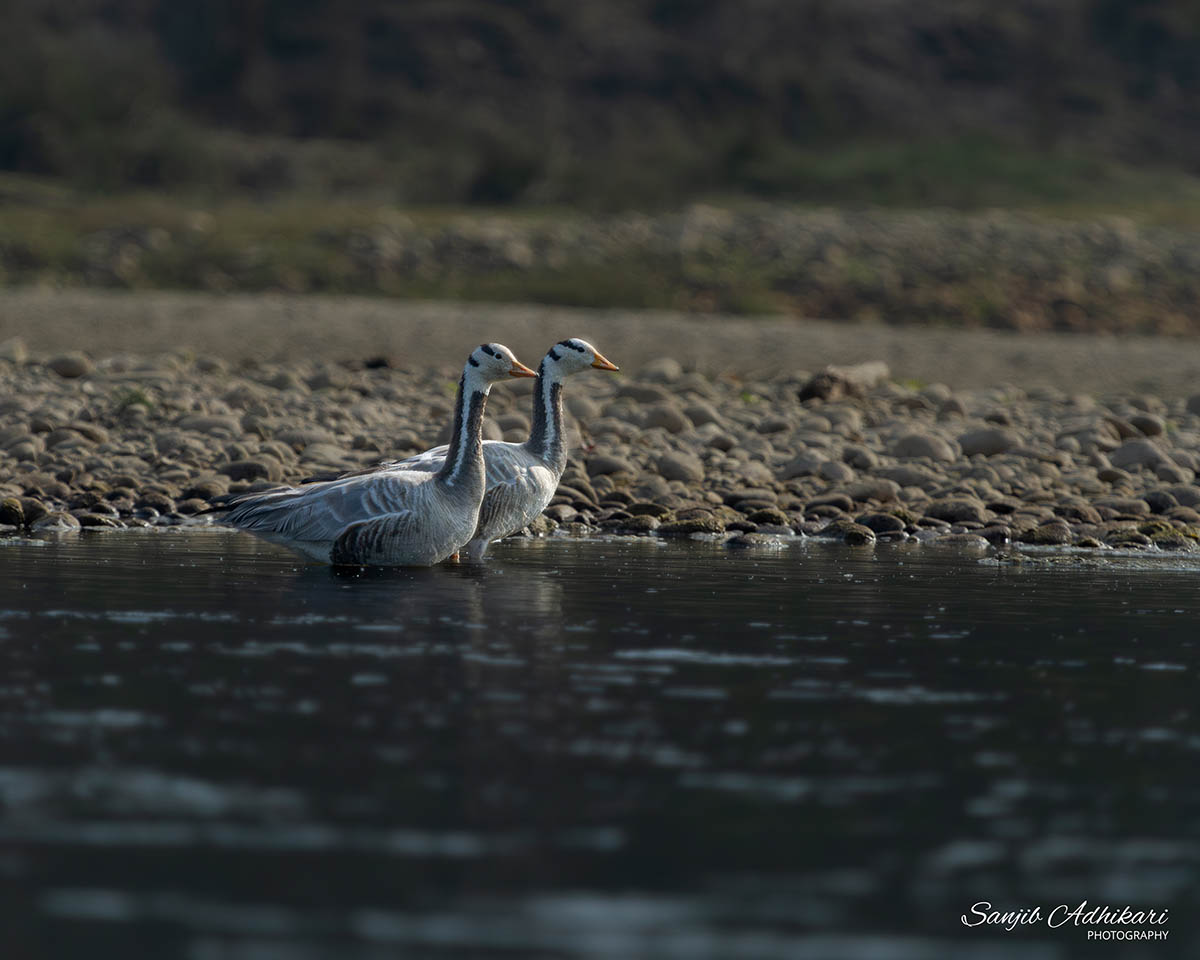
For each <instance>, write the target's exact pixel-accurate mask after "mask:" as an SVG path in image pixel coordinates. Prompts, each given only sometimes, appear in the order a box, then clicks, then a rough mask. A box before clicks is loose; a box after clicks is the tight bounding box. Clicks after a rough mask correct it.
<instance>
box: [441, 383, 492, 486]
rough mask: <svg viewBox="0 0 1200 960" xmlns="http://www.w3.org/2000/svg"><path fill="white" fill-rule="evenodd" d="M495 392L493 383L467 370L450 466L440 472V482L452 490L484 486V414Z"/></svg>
mask: <svg viewBox="0 0 1200 960" xmlns="http://www.w3.org/2000/svg"><path fill="white" fill-rule="evenodd" d="M491 389H492V384H491V382H490V381H487V380H484V379H483V378H482V377H481V376H480V375H479V373H478V372H477V371H476V370H475V368H473V367H471V366H469V365H468V366H467V367H466V368H464V370H463V375H462V379H461V380H459V381H458V395H457V397H456V398H455V401H454V428H453V430H451V432H450V444H449V447H448V448H447V450H446V462H445V463H443V464H442V469H441V470H439V471H438V479H439V480H441V481H442V482H443V483H445V484H446V486H448V487H453V486H459V485H461V484H464V483H468V482H471V481H473V480H476V479H477V480H478V481H479V482H480V483H482V482H483V410H484V406H485V405H486V404H487V395H488V392H489V391H490V390H491Z"/></svg>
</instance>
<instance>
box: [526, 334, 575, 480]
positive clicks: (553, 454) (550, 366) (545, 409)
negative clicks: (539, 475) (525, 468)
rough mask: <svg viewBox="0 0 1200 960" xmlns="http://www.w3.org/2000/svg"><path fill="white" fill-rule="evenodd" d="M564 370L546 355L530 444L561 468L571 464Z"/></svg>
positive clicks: (540, 371)
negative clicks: (565, 425)
mask: <svg viewBox="0 0 1200 960" xmlns="http://www.w3.org/2000/svg"><path fill="white" fill-rule="evenodd" d="M562 381H563V375H562V371H561V370H559V367H558V364H557V363H553V362H551V360H550V358H549V357H543V358H542V363H541V366H539V367H538V378H537V382H536V383H535V384H534V391H533V422H532V429H531V430H530V433H529V440H528V441H526V447H527V448H528V450H529V451H530V453H532V454H533V455H534V456H535V457H538V458H539V459H541V460H543V461H544V462H545V463H547V464H549V465H551V466H552V467H555V468H557V469H558V470H559V471H560V472H561V471H562V470H563V469H564V468H565V467H566V465H567V446H566V442H565V439H564V437H563V422H562Z"/></svg>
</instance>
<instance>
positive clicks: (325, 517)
mask: <svg viewBox="0 0 1200 960" xmlns="http://www.w3.org/2000/svg"><path fill="white" fill-rule="evenodd" d="M534 376H537V374H535V373H534V372H533V371H532V370H530V369H529V368H528V367H527V366H525V365H524V364H522V363H521V362H520V361H519V360H518V359H517V358H516V357H515V356H513V353H512V351H511V350H509V349H508V348H507V347H505V346H502V345H501V344H498V343H485V344H482V345H481V346H479V347H476V349H475V350H474V351H473V352H472V353H471V356H470V357H469V358H468V359H467V363H466V366H464V367H463V374H462V379H461V380H460V381H459V383H458V397H457V399H456V400H455V404H454V429H453V432H452V433H451V435H450V444H449V446H448V447H447V448H446V449H447V455H446V457H445V458H444V460H443V462H442V463H441V465H440V467H439V468H438V470H437V471H436V472H427V473H422V472H418V471H413V470H389V469H377V470H371V471H367V472H363V473H355V474H348V475H347V476H344V477H340V478H338V479H337V480H329V481H326V482H324V483H312V484H308V485H306V486H302V487H298V488H287V489H283V490H270V491H267V492H265V493H262V494H258V495H255V496H250V497H246V498H244V499H242V500H240V501H236V502H235V503H234V505H233V507H232V508H231V510H230V512H229V513H228V514H227V515H226V517H225V522H227V523H230V524H232V525H233V526H235V527H239V528H240V529H242V530H246V531H247V532H249V533H253V534H255V535H256V536H259V537H262V538H263V539H264V540H269V541H271V542H272V543H278V544H281V545H283V546H285V547H289V548H291V549H293V550H296V551H297V552H299V553H302V554H305V555H306V556H309V557H313V558H314V559H317V560H323V561H325V562H327V563H334V564H367V565H381V566H429V565H430V564H434V563H437V562H439V561H441V560H445V559H446V558H447V557H448V556H450V555H451V554H453V553H456V552H457V551H458V549H459V547H461V546H462V545H463V544H464V543H466V542H467V541H468V540H470V539H471V537H472V535H473V534H474V532H475V528H476V526H477V524H478V521H479V507H480V504H481V503H482V501H483V495H484V492H485V489H486V487H485V484H484V468H483V454H482V452H481V444H482V430H483V409H484V405H485V404H486V403H487V395H488V392H489V391H490V390H491V388H492V384H493V383H495V382H497V381H499V380H503V379H505V378H507V377H534Z"/></svg>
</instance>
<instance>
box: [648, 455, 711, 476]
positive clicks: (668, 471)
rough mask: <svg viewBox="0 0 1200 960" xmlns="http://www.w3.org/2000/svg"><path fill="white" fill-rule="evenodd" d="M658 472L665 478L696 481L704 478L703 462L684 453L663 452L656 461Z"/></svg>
mask: <svg viewBox="0 0 1200 960" xmlns="http://www.w3.org/2000/svg"><path fill="white" fill-rule="evenodd" d="M657 466H658V473H659V475H660V476H662V477H663V478H664V479H666V480H681V481H683V482H685V483H698V482H700V481H701V480H703V479H704V464H703V463H701V462H700V458H699V457H695V456H692V455H691V454H686V453H664V454H662V455H661V456H659V458H658V461H657Z"/></svg>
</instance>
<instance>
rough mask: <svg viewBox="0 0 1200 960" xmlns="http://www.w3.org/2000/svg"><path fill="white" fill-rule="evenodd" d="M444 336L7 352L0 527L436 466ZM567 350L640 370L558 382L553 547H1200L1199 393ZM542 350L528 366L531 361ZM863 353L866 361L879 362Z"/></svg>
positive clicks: (446, 384)
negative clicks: (710, 543) (833, 371)
mask: <svg viewBox="0 0 1200 960" xmlns="http://www.w3.org/2000/svg"><path fill="white" fill-rule="evenodd" d="M542 319H543V320H546V319H547V318H544V317H543V318H542ZM561 319H562V318H559V320H561ZM465 326H469V324H466V325H465ZM593 326H596V327H598V326H600V324H598V323H595V322H593ZM453 334H454V335H455V336H457V338H458V339H459V340H462V341H463V342H462V344H459V346H458V349H457V350H456V351H454V352H453V353H451V352H450V351H441V350H435V349H434V348H433V347H432V346H430V345H429V343H428V342H427V344H426V346H427V349H426V350H425V351H423V354H422V356H423V357H425V358H429V359H433V358H435V357H436V360H437V363H436V365H435V366H436V369H431V367H430V366H429V365H427V364H425V363H417V362H415V359H416V358H415V357H412V356H408V355H405V356H403V357H401V358H397V357H395V356H391V357H389V355H388V353H387V352H386V350H384V351H381V352H380V351H377V352H374V353H373V354H371V355H368V356H360V358H359V359H358V360H355V361H347V362H333V361H332V360H300V359H296V358H295V357H289V358H287V359H283V360H280V361H278V362H272V361H270V360H267V359H263V358H261V357H255V356H253V355H252V354H250V353H249V352H246V354H244V355H243V356H242V357H240V358H238V359H233V358H231V357H228V356H222V355H221V351H213V352H208V353H205V352H201V353H193V352H191V351H178V352H168V353H143V352H139V353H109V354H99V355H96V356H88V355H85V354H83V353H76V352H71V351H64V352H61V353H58V354H56V355H53V356H52V355H48V354H41V353H39V352H38V351H37V350H36V349H33V348H32V347H31V348H27V347H26V346H25V345H23V344H21V343H16V342H12V341H10V342H8V344H7V345H6V346H5V348H4V350H3V351H2V352H3V353H5V354H6V356H5V358H3V359H0V501H2V504H0V533H3V534H6V535H16V534H19V533H21V532H32V533H40V532H44V531H53V530H74V529H79V528H80V527H89V528H117V527H122V526H143V525H148V524H158V523H179V522H183V521H184V519H185V518H189V517H197V516H205V515H207V512H208V511H209V510H210V507H211V505H212V504H213V502H214V501H219V500H220V498H222V497H223V496H225V495H226V494H229V493H236V492H239V491H249V490H256V489H262V488H266V487H269V486H272V485H275V484H279V483H298V482H300V481H302V480H305V479H307V478H311V477H314V476H329V475H334V474H337V473H339V472H342V471H346V470H350V469H359V468H362V467H365V466H369V465H371V464H373V463H376V462H378V461H380V460H382V459H387V458H392V457H397V456H403V455H407V454H410V453H413V452H416V451H419V450H421V449H425V448H426V447H429V446H431V445H433V444H435V443H437V442H440V441H441V440H442V439H444V436H445V434H446V433H447V432H448V424H449V419H450V411H451V401H452V398H453V391H454V386H455V383H456V377H457V369H458V368H457V364H456V363H451V361H452V360H457V354H458V353H460V352H462V350H463V349H465V346H467V345H470V343H471V342H472V338H465V334H466V331H465V330H461V329H460V330H456V331H453ZM526 334H530V331H526V332H525V334H523V335H526ZM569 334H582V335H588V336H591V337H592V338H594V342H595V343H596V344H597V346H599V347H600V349H602V350H604V351H605V353H607V354H608V355H609V356H610V357H612V358H613V359H615V360H616V361H617V362H619V363H622V365H623V366H624V367H625V371H626V372H624V373H622V374H621V375H619V376H606V375H602V374H598V373H597V374H591V373H589V374H586V375H582V376H579V377H576V378H574V379H572V381H571V382H569V383H568V384H567V387H566V389H565V391H564V396H565V400H566V405H567V407H568V409H569V411H570V417H569V420H570V430H571V436H572V440H573V448H574V453H573V456H572V459H571V464H570V466H569V468H568V470H567V473H566V474H565V476H564V477H563V483H562V487H561V488H560V490H559V494H558V496H557V497H556V498H555V500H554V501H553V502H552V503H551V505H550V506H549V508H548V509H547V510H546V513H545V515H544V516H543V518H542V519H541V521H539V524H538V528H539V531H540V532H547V531H549V530H552V529H555V528H558V529H561V530H564V531H567V532H587V531H595V530H600V531H606V532H612V533H620V534H638V535H651V536H687V535H690V534H695V533H708V534H723V535H726V536H729V537H730V539H729V542H730V543H731V544H735V545H742V544H746V545H749V544H753V543H760V542H764V541H765V540H767V539H768V538H777V537H789V536H794V535H796V534H802V535H808V536H822V537H833V538H836V539H839V540H842V541H845V542H847V543H850V544H870V543H872V542H874V541H876V540H877V539H883V538H889V539H915V540H920V541H927V542H930V543H932V544H954V545H959V546H963V545H965V546H975V547H978V548H980V549H990V548H992V547H995V546H999V545H1004V544H1007V543H1011V542H1025V543H1032V544H1045V545H1076V546H1082V547H1092V548H1096V549H1101V548H1103V547H1105V546H1110V547H1122V548H1143V549H1153V548H1161V549H1165V550H1184V551H1190V550H1193V549H1195V548H1196V547H1197V544H1198V543H1200V512H1197V511H1198V510H1200V485H1198V484H1197V482H1196V475H1197V472H1198V471H1200V396H1193V397H1191V399H1188V397H1187V396H1186V395H1184V394H1183V393H1182V392H1181V393H1177V394H1174V395H1171V394H1153V393H1146V392H1137V391H1133V390H1124V391H1118V392H1117V393H1115V394H1110V393H1109V392H1108V391H1109V390H1113V389H1114V385H1113V384H1111V383H1103V384H1097V388H1095V389H1093V390H1092V391H1080V390H1078V389H1072V388H1069V387H1068V388H1066V389H1064V388H1060V387H1055V386H1047V385H1041V386H1029V387H1025V388H1019V387H1016V386H1012V385H1008V386H984V387H980V388H976V389H966V388H963V387H961V386H955V385H948V384H946V383H943V382H937V381H933V382H930V383H927V384H922V383H913V382H908V381H905V382H897V381H896V380H894V379H891V378H890V377H882V376H881V374H882V372H883V371H882V370H880V369H879V367H878V366H873V367H872V366H868V367H866V368H860V369H859V370H858V371H857V376H855V375H854V374H855V371H851V373H852V376H851V378H850V379H849V380H842V379H840V378H839V376H837V375H834V376H832V377H831V376H828V375H827V376H823V377H816V378H814V376H813V375H814V374H817V373H818V372H819V370H818V369H817V368H815V367H813V368H809V369H791V370H788V371H785V372H775V373H773V374H772V373H758V374H753V373H751V374H747V375H741V376H739V375H734V374H730V373H729V372H725V373H716V372H713V371H712V369H711V367H710V368H709V369H705V364H704V363H702V362H694V363H691V364H688V366H694V367H699V368H700V369H691V370H689V369H686V368H685V365H684V364H681V363H680V361H679V360H678V359H676V357H675V356H673V355H672V353H673V351H671V350H669V349H665V347H666V345H667V342H668V341H667V340H665V339H663V338H662V334H661V333H660V334H659V337H660V339H659V344H658V345H659V349H658V350H657V351H656V354H657V355H654V356H650V355H649V354H653V353H655V351H649V350H647V349H645V347H644V346H636V345H634V344H633V343H630V344H624V343H623V340H622V338H621V337H617V336H612V335H609V336H606V335H605V334H604V332H603V331H602V330H601V331H598V332H593V331H591V330H580V329H570V328H567V329H563V328H562V325H560V326H559V330H558V331H557V333H556V336H563V335H569ZM610 334H611V331H610ZM449 335H450V334H449V333H447V332H445V331H443V332H442V333H441V334H438V335H437V336H449ZM759 335H760V336H761V335H762V332H761V331H759ZM642 337H643V340H648V339H650V338H651V334H649V333H643V334H642ZM491 338H492V339H501V340H505V341H506V342H510V345H512V346H517V345H516V344H514V343H511V341H508V340H507V339H506V338H505V337H504V336H503V335H502V334H499V333H493V336H492V337H491ZM547 342H551V340H550V339H549V338H547V339H543V341H542V345H541V346H540V347H539V348H537V349H532V350H524V352H523V353H522V347H517V349H518V353H519V354H520V355H521V356H522V358H523V359H525V360H526V362H533V363H536V361H537V359H538V358H539V357H540V354H541V352H543V351H544V349H545V346H544V344H545V343H547ZM1018 342H1019V341H1018ZM266 349H269V348H266ZM293 349H294V348H293ZM781 349H784V348H781ZM1026 349H1029V347H1028V346H1027V347H1026ZM626 353H628V354H629V356H627V355H626ZM336 355H337V354H334V356H336ZM859 356H860V359H863V360H870V359H874V358H875V356H874V355H873V354H872V353H871V348H870V345H866V344H863V345H862V348H861V352H860V355H859ZM948 372H950V371H949V368H948ZM906 373H907V371H904V370H896V369H894V368H893V369H892V370H891V375H892V376H899V375H903V374H906ZM529 391H530V387H529V386H528V385H527V384H517V383H513V384H504V385H502V386H500V387H498V388H497V389H496V390H494V391H493V394H492V398H491V400H490V402H489V406H488V418H487V423H486V433H485V435H486V436H488V437H491V438H504V439H508V440H513V439H523V438H524V437H525V436H526V435H527V433H528V429H529V419H528V418H529V406H530V402H529Z"/></svg>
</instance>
